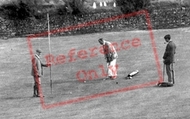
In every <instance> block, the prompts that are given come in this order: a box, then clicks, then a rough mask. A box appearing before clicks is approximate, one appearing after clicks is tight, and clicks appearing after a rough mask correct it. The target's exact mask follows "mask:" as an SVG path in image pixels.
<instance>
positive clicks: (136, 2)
mask: <svg viewBox="0 0 190 119" xmlns="http://www.w3.org/2000/svg"><path fill="white" fill-rule="evenodd" d="M116 3H117V5H118V6H120V8H121V11H122V12H123V13H130V12H134V11H138V10H141V9H146V8H147V7H148V6H150V0H116Z"/></svg>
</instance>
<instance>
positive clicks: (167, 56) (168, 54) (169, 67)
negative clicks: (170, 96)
mask: <svg viewBox="0 0 190 119" xmlns="http://www.w3.org/2000/svg"><path fill="white" fill-rule="evenodd" d="M164 39H165V41H166V42H167V46H166V50H165V53H164V56H163V59H164V64H165V65H166V73H167V75H168V83H170V84H172V85H173V84H174V67H173V64H174V62H175V61H174V55H175V53H176V45H175V43H174V42H173V41H172V40H171V36H170V34H167V35H165V36H164Z"/></svg>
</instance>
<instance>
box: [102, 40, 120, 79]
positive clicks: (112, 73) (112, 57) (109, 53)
mask: <svg viewBox="0 0 190 119" xmlns="http://www.w3.org/2000/svg"><path fill="white" fill-rule="evenodd" d="M98 42H99V43H100V44H101V45H103V50H104V55H105V59H106V61H107V75H108V76H107V77H106V79H116V78H117V66H116V59H117V58H118V55H117V52H116V50H115V48H114V46H113V45H112V44H111V43H110V42H108V41H105V40H103V38H100V39H99V40H98Z"/></svg>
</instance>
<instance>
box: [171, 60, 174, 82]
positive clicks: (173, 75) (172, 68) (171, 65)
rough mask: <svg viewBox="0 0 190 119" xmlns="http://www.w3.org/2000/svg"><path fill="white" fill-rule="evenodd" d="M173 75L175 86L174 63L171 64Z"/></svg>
mask: <svg viewBox="0 0 190 119" xmlns="http://www.w3.org/2000/svg"><path fill="white" fill-rule="evenodd" d="M171 73H172V81H173V84H174V83H175V75H174V65H173V63H172V64H171Z"/></svg>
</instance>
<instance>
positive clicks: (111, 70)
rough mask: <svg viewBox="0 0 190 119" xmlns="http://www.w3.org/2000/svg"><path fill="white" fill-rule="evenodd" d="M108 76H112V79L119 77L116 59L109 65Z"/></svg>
mask: <svg viewBox="0 0 190 119" xmlns="http://www.w3.org/2000/svg"><path fill="white" fill-rule="evenodd" d="M108 76H110V77H111V78H112V79H115V78H117V68H116V59H114V60H113V61H111V62H110V65H109V66H108Z"/></svg>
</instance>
